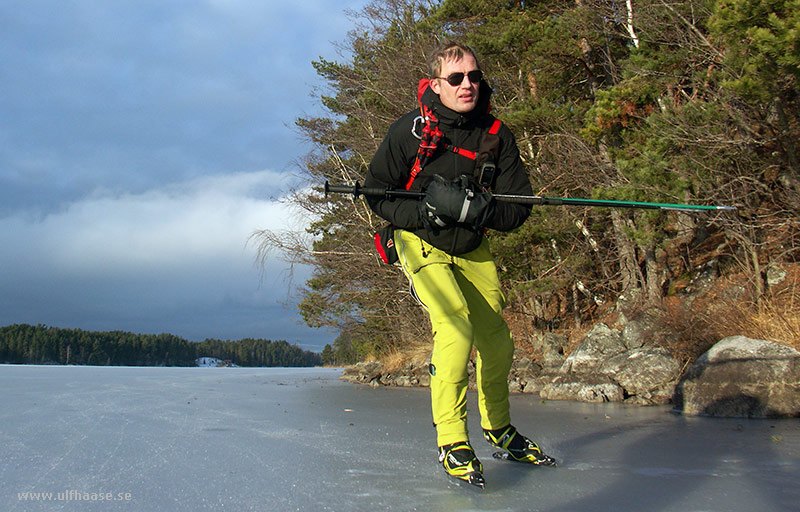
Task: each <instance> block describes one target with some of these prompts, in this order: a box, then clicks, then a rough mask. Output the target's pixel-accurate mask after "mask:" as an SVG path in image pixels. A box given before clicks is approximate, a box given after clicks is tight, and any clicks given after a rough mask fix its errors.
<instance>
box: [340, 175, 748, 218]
mask: <svg viewBox="0 0 800 512" xmlns="http://www.w3.org/2000/svg"><path fill="white" fill-rule="evenodd" d="M329 193H337V194H351V195H353V196H355V197H358V196H361V195H363V196H372V197H379V196H384V197H386V198H387V199H391V198H407V199H421V198H423V197H425V193H424V192H414V191H410V190H396V189H391V188H386V189H382V188H375V187H373V188H365V187H362V186H361V185H359V183H358V182H356V183H355V185H331V184H329V183H328V182H327V181H326V182H325V196H326V197H327V195H328V194H329ZM492 197H494V198H495V199H496V200H498V201H503V202H506V203H517V204H530V205H534V206H591V207H606V208H641V209H646V210H675V211H685V212H696V211H719V210H728V211H730V210H736V207H735V206H706V205H700V204H672V203H644V202H638V201H613V200H605V199H573V198H569V197H543V196H523V195H510V194H493V195H492Z"/></svg>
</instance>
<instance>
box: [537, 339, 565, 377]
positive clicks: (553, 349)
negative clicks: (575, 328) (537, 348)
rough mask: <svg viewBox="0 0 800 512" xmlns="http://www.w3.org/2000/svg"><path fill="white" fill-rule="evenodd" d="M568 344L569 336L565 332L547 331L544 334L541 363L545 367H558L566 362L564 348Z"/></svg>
mask: <svg viewBox="0 0 800 512" xmlns="http://www.w3.org/2000/svg"><path fill="white" fill-rule="evenodd" d="M567 344H568V341H567V337H566V336H564V335H563V334H556V333H553V332H546V333H544V336H542V345H541V352H542V358H541V361H540V362H541V364H542V366H543V367H544V368H558V367H560V366H561V365H562V364H564V360H565V359H566V356H565V355H564V350H565V349H566V347H567Z"/></svg>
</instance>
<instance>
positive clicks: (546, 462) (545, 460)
mask: <svg viewBox="0 0 800 512" xmlns="http://www.w3.org/2000/svg"><path fill="white" fill-rule="evenodd" d="M492 457H494V458H495V459H498V460H508V461H511V462H518V463H520V464H530V465H531V466H550V467H555V466H556V465H557V463H556V459H554V458H553V457H551V456H549V455H544V454H542V458H540V459H537V460H535V461H532V462H526V461H522V460H517V459H515V458H514V457H512V456H511V455H509V454H508V452H494V453H493V454H492Z"/></svg>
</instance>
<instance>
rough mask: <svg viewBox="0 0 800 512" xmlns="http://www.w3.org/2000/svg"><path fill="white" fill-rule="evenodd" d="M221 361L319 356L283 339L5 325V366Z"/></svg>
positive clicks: (314, 360) (285, 362)
mask: <svg viewBox="0 0 800 512" xmlns="http://www.w3.org/2000/svg"><path fill="white" fill-rule="evenodd" d="M200 357H216V358H218V359H222V360H226V361H231V362H233V363H235V364H237V365H239V366H295V367H296V366H318V365H320V364H321V363H322V360H321V358H320V355H319V354H317V353H315V352H310V351H307V350H303V349H301V348H300V347H298V346H296V345H290V344H289V343H288V342H286V341H283V340H279V341H271V340H265V339H252V338H246V339H242V340H236V341H227V340H226V341H223V340H217V339H206V340H204V341H201V342H192V341H188V340H185V339H183V338H180V337H178V336H174V335H172V334H134V333H130V332H123V331H108V332H93V331H83V330H80V329H61V328H57V327H48V326H45V325H35V326H34V325H25V324H15V325H9V326H6V327H0V362H3V363H16V364H77V365H105V366H194V365H195V361H196V360H197V359H198V358H200Z"/></svg>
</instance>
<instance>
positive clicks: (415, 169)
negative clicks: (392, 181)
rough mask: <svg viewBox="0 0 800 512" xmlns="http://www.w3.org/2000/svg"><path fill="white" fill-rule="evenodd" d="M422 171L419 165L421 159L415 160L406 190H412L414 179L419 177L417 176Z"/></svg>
mask: <svg viewBox="0 0 800 512" xmlns="http://www.w3.org/2000/svg"><path fill="white" fill-rule="evenodd" d="M421 170H422V167H421V166H420V165H419V158H417V159H415V160H414V167H412V168H411V174H410V175H409V176H408V181H407V182H406V190H411V184H412V183H414V178H416V177H417V174H419V172H420V171H421Z"/></svg>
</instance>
